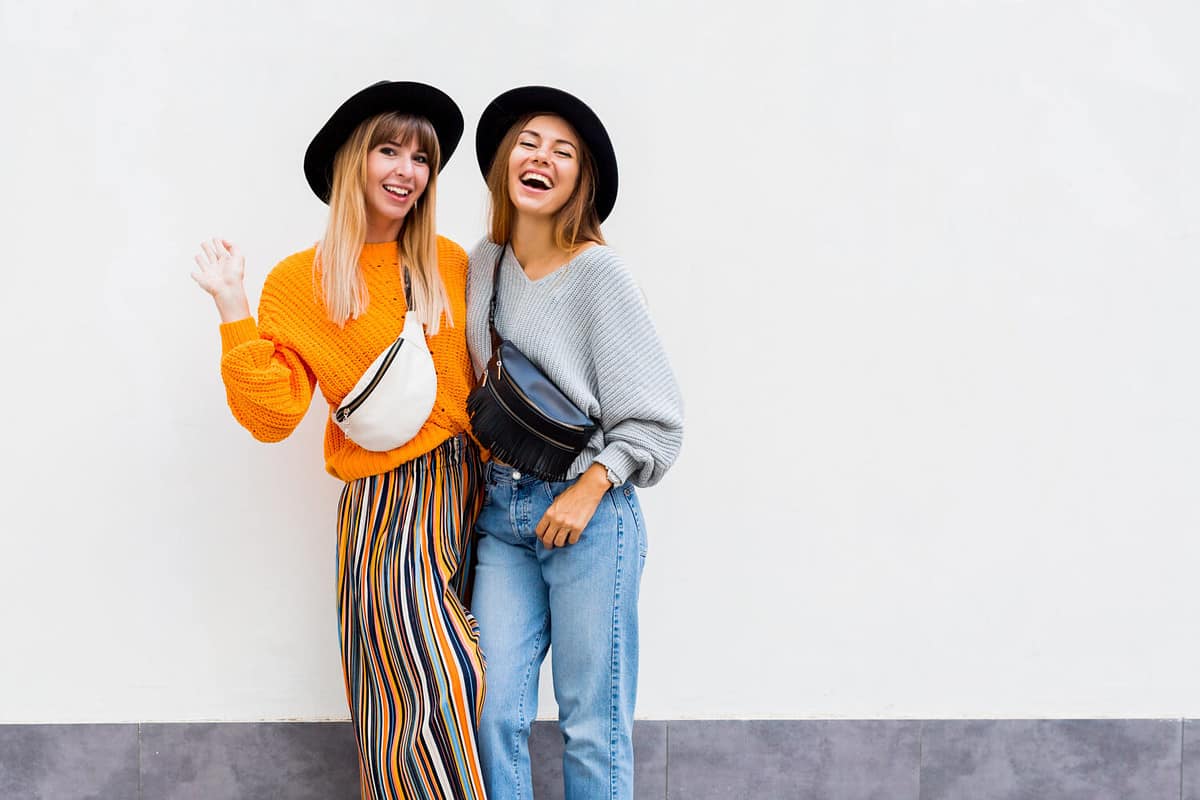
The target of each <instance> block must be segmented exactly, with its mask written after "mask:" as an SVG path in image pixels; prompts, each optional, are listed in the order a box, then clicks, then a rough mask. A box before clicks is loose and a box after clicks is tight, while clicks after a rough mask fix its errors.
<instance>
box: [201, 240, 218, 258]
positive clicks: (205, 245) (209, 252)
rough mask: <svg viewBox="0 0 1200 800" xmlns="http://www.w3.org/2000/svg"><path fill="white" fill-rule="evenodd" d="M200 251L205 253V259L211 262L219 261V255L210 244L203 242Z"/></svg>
mask: <svg viewBox="0 0 1200 800" xmlns="http://www.w3.org/2000/svg"><path fill="white" fill-rule="evenodd" d="M200 249H201V250H203V251H204V257H205V258H207V259H208V260H209V261H216V260H217V254H216V252H214V251H213V248H212V245H211V244H209V243H208V242H201V243H200Z"/></svg>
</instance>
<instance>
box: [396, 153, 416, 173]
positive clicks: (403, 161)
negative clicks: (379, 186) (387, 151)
mask: <svg viewBox="0 0 1200 800" xmlns="http://www.w3.org/2000/svg"><path fill="white" fill-rule="evenodd" d="M412 165H413V160H412V157H411V156H401V157H400V158H397V159H396V163H395V166H394V167H392V171H393V172H395V173H396V174H397V175H399V176H401V177H407V176H408V175H411V174H412Z"/></svg>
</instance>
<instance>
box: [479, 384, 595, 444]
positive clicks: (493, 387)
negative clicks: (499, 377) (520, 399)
mask: <svg viewBox="0 0 1200 800" xmlns="http://www.w3.org/2000/svg"><path fill="white" fill-rule="evenodd" d="M484 383H486V384H487V387H488V392H489V393H491V395H492V398H493V399H495V401H496V402H497V403H499V404H500V407H501V408H503V409H504V413H506V414H508V416H509V417H511V418H512V420H513V422H515V423H517V424H518V425H520V426H521V427H522V428H524V429H525V430H527V431H529V432H530V433H532V434H533V435H534V436H535V437H537V438H538V439H541V440H543V441H545V442H547V443H549V444H552V445H554V446H555V447H557V448H559V449H560V450H566V451H567V452H568V453H573V452H575V448H574V447H571V446H570V445H566V444H563V443H562V442H560V441H558V440H556V439H551V438H550V437H549V436H546V435H545V434H542V433H539V432H538V431H535V430H534V429H533V428H531V427H530V426H529V423H527V422H526V421H525V420H523V419H521V418H520V417H518V416H517V415H516V414H515V413H514V412H513V410H512V409H511V408H509V407H508V403H506V402H504V399H503V398H502V397H500V393H499V392H498V391H497V390H496V384H495V381H490V382H489V381H484Z"/></svg>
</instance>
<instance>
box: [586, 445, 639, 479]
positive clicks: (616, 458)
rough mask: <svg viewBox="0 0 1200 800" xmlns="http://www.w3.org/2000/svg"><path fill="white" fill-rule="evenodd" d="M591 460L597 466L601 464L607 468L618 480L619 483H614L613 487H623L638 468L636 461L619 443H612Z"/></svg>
mask: <svg viewBox="0 0 1200 800" xmlns="http://www.w3.org/2000/svg"><path fill="white" fill-rule="evenodd" d="M593 460H594V461H595V462H596V463H597V464H603V465H604V466H605V467H607V468H608V471H609V472H611V473H612V474H613V475H614V476H616V477H617V478H620V480H619V481H617V482H615V483H614V485H615V486H622V485H624V483H625V481H627V480H629V476H630V474H631V473H632V472H633V471H634V470H635V469H637V466H638V463H637V459H635V458H634V457H633V456H632V455H631V454H630V453H629V451H628V450H626V449H625V448H624V447H622V446H621V443H620V442H613V443H612V444H610V445H608V446H607V447H605V448H604V449H603V450H601V451H600V454H599V455H597V456H596V458H595V459H593ZM610 480H611V478H610Z"/></svg>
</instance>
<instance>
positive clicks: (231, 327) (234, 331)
mask: <svg viewBox="0 0 1200 800" xmlns="http://www.w3.org/2000/svg"><path fill="white" fill-rule="evenodd" d="M257 338H258V325H256V324H255V322H254V317H246V318H245V319H239V320H238V321H236V322H223V323H221V353H222V354H224V353H228V352H229V351H230V350H232V349H233V348H235V347H237V346H238V345H239V344H245V343H246V342H252V341H254V340H255V339H257Z"/></svg>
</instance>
